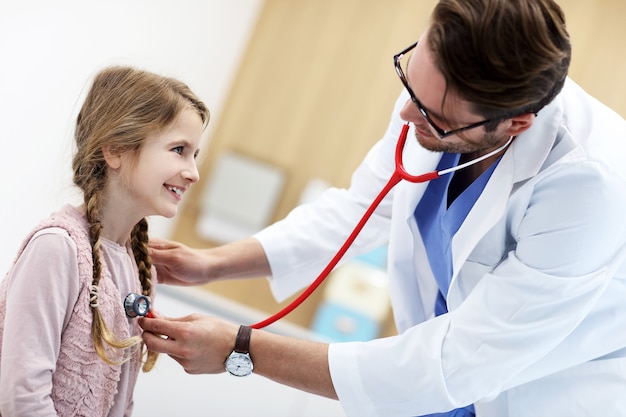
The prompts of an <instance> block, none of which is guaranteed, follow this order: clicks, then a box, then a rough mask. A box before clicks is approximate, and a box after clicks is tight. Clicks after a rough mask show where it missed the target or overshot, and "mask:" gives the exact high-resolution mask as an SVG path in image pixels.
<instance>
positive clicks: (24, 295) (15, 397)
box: [0, 227, 138, 417]
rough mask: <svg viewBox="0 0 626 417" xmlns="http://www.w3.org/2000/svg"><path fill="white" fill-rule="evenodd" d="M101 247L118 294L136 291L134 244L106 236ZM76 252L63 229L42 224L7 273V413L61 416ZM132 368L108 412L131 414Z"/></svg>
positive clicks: (3, 392) (0, 380)
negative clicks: (58, 395)
mask: <svg viewBox="0 0 626 417" xmlns="http://www.w3.org/2000/svg"><path fill="white" fill-rule="evenodd" d="M101 248H102V260H103V262H105V263H106V265H107V267H108V269H109V271H110V272H111V277H112V279H113V283H114V285H115V286H117V287H118V289H119V292H120V294H122V295H125V294H128V293H130V292H136V289H135V280H136V277H137V273H138V272H137V266H136V264H135V261H134V258H133V256H132V252H131V251H130V248H128V247H124V246H120V245H118V244H116V243H115V242H112V241H109V240H107V239H104V238H103V239H102V244H101ZM76 252H77V248H76V244H75V243H74V241H73V240H72V239H71V238H70V237H69V235H68V233H67V232H66V231H65V230H64V229H61V228H57V227H51V228H47V229H43V230H41V231H39V232H37V233H36V234H35V235H34V236H33V238H32V239H31V241H30V243H29V244H28V245H27V247H26V248H25V250H24V252H23V253H22V255H21V257H20V258H19V260H18V261H17V263H16V265H15V267H14V269H13V271H12V273H11V274H10V275H9V276H7V277H6V278H5V279H8V280H10V281H9V283H8V284H9V285H8V293H7V310H6V317H5V328H4V337H3V345H2V357H1V358H0V414H2V415H3V416H6V417H8V416H25V415H28V416H57V412H56V411H55V408H54V404H53V401H52V398H51V392H52V373H53V371H54V370H55V366H56V362H57V358H58V355H59V350H60V345H61V338H62V336H63V330H64V329H65V327H66V326H67V323H68V320H69V318H70V315H71V312H72V309H73V307H74V305H75V304H76V302H77V298H78V296H79V278H78V265H77V264H76ZM122 301H123V300H120V303H121V302H122ZM85 302H88V301H87V300H86V301H85ZM130 320H132V319H129V331H131V334H132V326H131V322H130ZM131 372H132V371H131V366H130V362H126V363H124V364H123V365H122V369H121V377H120V380H119V383H118V385H117V393H116V395H115V399H114V404H113V406H112V408H111V409H110V411H109V413H108V416H129V415H130V414H131V412H132V407H133V400H132V398H133V396H132V393H133V388H134V381H135V379H134V378H133V377H132V375H131Z"/></svg>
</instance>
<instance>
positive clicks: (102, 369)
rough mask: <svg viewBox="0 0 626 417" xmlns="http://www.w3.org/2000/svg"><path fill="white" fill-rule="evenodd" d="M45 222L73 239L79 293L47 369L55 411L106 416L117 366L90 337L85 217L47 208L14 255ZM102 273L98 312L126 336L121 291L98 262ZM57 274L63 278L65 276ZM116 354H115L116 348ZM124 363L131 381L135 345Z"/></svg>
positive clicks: (2, 296)
mask: <svg viewBox="0 0 626 417" xmlns="http://www.w3.org/2000/svg"><path fill="white" fill-rule="evenodd" d="M48 227H60V228H63V229H65V230H67V232H68V233H69V235H70V237H71V238H72V240H73V241H74V242H75V243H76V247H77V249H78V251H77V252H78V254H77V259H76V262H77V263H78V271H79V275H80V276H79V280H80V291H79V296H78V299H77V300H76V304H75V305H74V308H73V310H72V314H71V317H70V320H69V323H68V325H67V327H66V328H65V329H64V330H63V335H62V337H61V349H60V353H59V357H58V359H57V363H56V365H57V366H56V370H55V371H54V373H53V375H52V399H53V401H54V406H55V408H56V410H57V412H58V413H59V415H63V416H106V415H107V414H108V412H109V410H110V408H111V406H112V404H113V400H114V397H115V394H116V393H117V384H118V382H119V380H120V371H121V366H119V365H109V364H107V363H106V362H104V361H103V360H102V359H101V358H100V357H99V356H98V355H97V353H96V352H95V349H94V347H93V342H92V339H91V322H92V312H91V308H90V306H89V289H90V286H91V282H92V277H93V261H92V259H91V245H90V244H89V233H88V228H87V222H86V219H85V218H84V216H83V215H82V214H81V213H80V212H79V211H78V210H76V209H75V208H73V207H71V206H69V205H68V206H65V207H64V208H63V209H62V210H61V211H60V212H57V213H54V214H52V216H51V217H49V218H48V219H46V220H44V221H43V222H41V223H40V224H39V225H38V226H37V227H36V228H35V229H33V230H32V231H31V233H30V234H29V235H28V236H27V237H26V239H25V240H24V242H23V243H22V246H21V248H20V250H19V251H18V254H17V258H19V256H20V255H21V253H22V252H23V251H24V248H25V247H26V245H27V244H28V242H29V241H30V239H31V238H32V237H33V235H34V234H35V233H37V232H38V231H39V230H42V229H45V228H48ZM17 258H16V260H17ZM9 274H10V272H9ZM102 274H103V275H102V278H101V279H100V284H99V286H98V291H99V292H98V294H99V298H98V304H99V309H100V312H101V313H102V316H103V318H104V321H105V323H106V324H107V326H108V327H109V329H110V330H111V332H112V333H113V334H114V335H115V336H116V337H117V338H118V339H126V338H128V337H129V331H128V320H127V318H126V314H125V312H124V308H123V305H122V304H123V300H122V296H121V295H120V293H119V291H118V289H117V287H116V286H115V285H114V284H113V283H112V281H111V275H110V272H109V270H108V268H107V267H106V265H105V264H103V270H102ZM58 278H59V279H66V277H58ZM7 281H8V279H3V280H2V282H1V283H0V355H2V351H1V349H2V334H3V331H4V318H5V311H6V293H7ZM135 284H136V285H135V286H136V288H137V289H138V290H139V289H140V288H141V284H140V282H139V279H138V277H136V283H135ZM138 292H140V291H138ZM133 327H134V329H133V331H134V333H135V334H138V333H139V332H140V328H139V325H138V324H137V322H136V321H134V323H133ZM111 353H113V352H111ZM110 356H111V357H115V356H113V355H110ZM118 358H121V353H120V356H118ZM130 366H131V369H132V372H131V374H132V375H133V377H132V378H133V380H132V381H131V386H134V384H135V381H136V378H137V375H138V373H139V367H140V352H139V351H138V350H137V351H136V352H135V353H133V355H132V359H131V363H130Z"/></svg>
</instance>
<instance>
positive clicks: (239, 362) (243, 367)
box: [226, 352, 254, 376]
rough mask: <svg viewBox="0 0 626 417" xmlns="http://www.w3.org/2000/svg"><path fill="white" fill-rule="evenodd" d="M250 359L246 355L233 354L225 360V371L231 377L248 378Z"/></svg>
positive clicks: (250, 368) (250, 370) (250, 367)
mask: <svg viewBox="0 0 626 417" xmlns="http://www.w3.org/2000/svg"><path fill="white" fill-rule="evenodd" d="M253 368H254V366H253V365H252V359H250V355H248V354H247V353H239V352H233V353H231V354H230V356H229V357H228V359H226V370H227V371H228V372H230V374H231V375H235V376H248V375H250V374H251V373H252V369H253Z"/></svg>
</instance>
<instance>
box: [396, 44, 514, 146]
mask: <svg viewBox="0 0 626 417" xmlns="http://www.w3.org/2000/svg"><path fill="white" fill-rule="evenodd" d="M416 46H417V42H415V43H414V44H413V45H411V46H409V47H408V48H406V49H405V50H403V51H402V52H400V53H398V54H396V55H394V56H393V63H394V65H395V67H396V72H397V73H398V76H399V77H400V81H402V84H404V88H406V89H407V91H408V92H409V95H410V96H411V100H412V101H413V103H415V105H416V106H417V109H418V110H419V111H420V113H421V114H422V116H424V119H426V121H427V122H428V124H429V125H430V126H431V127H432V128H433V129H434V130H435V132H437V135H439V137H440V138H441V139H444V138H447V137H448V136H452V135H456V134H458V133H461V132H465V131H466V130H470V129H474V128H477V127H480V126H484V125H486V124H487V123H491V122H495V121H497V120H502V119H503V118H502V117H495V118H491V119H487V120H483V121H482V122H477V123H472V124H471V125H469V126H465V127H460V128H458V129H452V130H445V129H442V128H440V127H439V126H437V124H436V123H435V122H434V121H433V120H432V119H431V118H430V116H429V115H428V112H427V111H426V109H425V108H424V107H423V106H422V103H420V101H419V100H418V99H417V97H415V94H414V93H413V90H411V87H409V81H408V80H407V79H406V75H404V71H402V66H401V65H400V60H401V59H402V57H403V56H404V55H406V54H407V53H408V52H410V51H411V50H412V49H414V48H415V47H416Z"/></svg>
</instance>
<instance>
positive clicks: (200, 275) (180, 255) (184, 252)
mask: <svg viewBox="0 0 626 417" xmlns="http://www.w3.org/2000/svg"><path fill="white" fill-rule="evenodd" d="M148 252H149V254H150V259H151V261H152V264H153V265H154V266H155V267H156V269H157V276H158V281H159V283H163V284H171V285H200V284H205V283H207V282H208V281H209V272H208V270H209V268H210V266H211V265H210V256H208V255H207V253H206V250H201V249H193V248H190V247H189V246H186V245H183V244H182V243H179V242H174V241H170V240H165V239H157V238H150V241H149V242H148Z"/></svg>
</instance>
